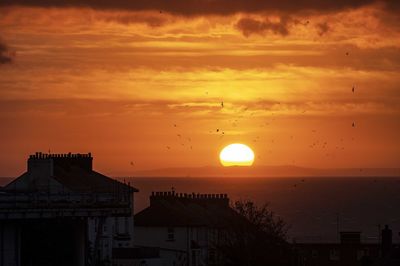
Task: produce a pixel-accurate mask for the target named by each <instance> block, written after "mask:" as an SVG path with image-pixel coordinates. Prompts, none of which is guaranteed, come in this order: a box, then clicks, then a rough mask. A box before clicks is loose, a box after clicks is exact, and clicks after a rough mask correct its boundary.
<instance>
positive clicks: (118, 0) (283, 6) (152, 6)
mask: <svg viewBox="0 0 400 266" xmlns="http://www.w3.org/2000/svg"><path fill="white" fill-rule="evenodd" d="M397 1H398V0H325V1H316V0H301V1H292V0H280V1H274V0H264V1H263V0H168V1H166V0H145V1H140V0H134V1H129V0H113V1H110V0H2V1H1V2H0V5H2V6H10V5H23V6H39V7H89V8H95V9H120V10H136V11H141V10H157V11H160V14H162V12H170V13H175V14H180V15H185V16H190V15H206V14H217V15H227V14H233V13H238V12H248V13H258V12H265V11H269V12H270V11H285V12H297V11H305V10H314V11H322V12H324V11H333V10H341V9H345V8H357V7H361V6H365V5H368V4H371V3H375V2H385V3H386V4H387V5H388V6H395V7H398V6H399V4H397Z"/></svg>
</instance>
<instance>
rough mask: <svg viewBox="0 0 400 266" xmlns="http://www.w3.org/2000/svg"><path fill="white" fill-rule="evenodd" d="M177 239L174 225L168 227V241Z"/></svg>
mask: <svg viewBox="0 0 400 266" xmlns="http://www.w3.org/2000/svg"><path fill="white" fill-rule="evenodd" d="M174 240H175V230H174V228H173V227H168V229H167V241H174Z"/></svg>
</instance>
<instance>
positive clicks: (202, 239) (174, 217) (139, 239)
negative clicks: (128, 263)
mask: <svg viewBox="0 0 400 266" xmlns="http://www.w3.org/2000/svg"><path fill="white" fill-rule="evenodd" d="M237 218H238V214H237V213H236V212H235V211H234V210H233V209H231V208H230V206H229V198H228V197H227V195H226V194H194V193H193V194H186V193H184V194H182V193H179V194H178V193H175V192H174V191H170V192H155V193H154V192H153V193H152V195H151V196H150V206H149V207H148V208H146V209H144V210H143V211H141V212H139V213H138V214H136V215H135V245H136V246H142V247H157V248H159V250H160V257H161V258H162V260H163V265H176V266H178V265H192V266H198V265H216V264H217V262H218V254H217V252H216V249H215V248H214V247H215V244H216V243H217V241H219V240H220V229H223V228H226V226H227V224H228V223H230V222H232V220H233V219H237ZM241 219H242V218H241Z"/></svg>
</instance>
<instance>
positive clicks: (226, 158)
mask: <svg viewBox="0 0 400 266" xmlns="http://www.w3.org/2000/svg"><path fill="white" fill-rule="evenodd" d="M219 159H220V162H221V164H222V165H223V166H251V165H252V164H253V162H254V152H253V151H252V149H251V148H250V147H249V146H247V145H244V144H241V143H233V144H229V145H228V146H226V147H225V148H223V149H222V151H221V152H220V154H219Z"/></svg>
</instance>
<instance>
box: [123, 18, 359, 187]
mask: <svg viewBox="0 0 400 266" xmlns="http://www.w3.org/2000/svg"><path fill="white" fill-rule="evenodd" d="M160 13H162V11H160ZM308 23H309V21H307V24H308ZM345 55H346V56H349V55H350V54H349V52H346V53H345ZM351 92H352V93H353V94H354V93H356V86H355V85H353V86H352V88H351ZM205 94H206V95H208V91H206V92H205ZM277 104H280V102H279V103H277ZM220 108H221V109H223V108H225V104H224V101H221V102H220ZM248 110H249V107H245V108H239V109H238V110H237V112H236V115H235V118H234V119H232V120H230V122H231V126H232V127H237V126H238V122H239V121H240V119H242V118H246V113H247V111H248ZM306 111H307V110H304V111H302V114H304V113H306ZM254 113H255V112H252V113H249V114H248V116H247V117H250V116H252V115H254ZM271 116H272V119H271V120H269V121H265V122H264V124H262V125H260V126H261V127H263V126H268V125H270V124H271V122H272V121H274V120H275V116H274V112H271ZM351 126H352V127H353V128H355V127H356V123H355V122H354V121H353V122H352V124H351ZM173 127H174V128H178V125H177V124H173ZM316 132H317V131H316V130H315V129H313V130H311V133H316ZM209 133H211V134H213V133H217V134H218V135H219V136H220V138H222V137H224V135H225V131H224V130H222V129H221V128H219V127H218V128H215V129H214V131H213V130H210V131H209ZM176 137H177V138H178V139H179V140H180V142H179V143H180V146H182V147H187V148H188V149H190V150H192V149H193V145H192V139H191V138H190V137H185V136H183V135H182V133H176ZM293 139H294V137H293V135H290V140H293ZM259 140H260V137H259V136H256V137H255V138H253V142H258V141H259ZM351 140H352V141H353V140H354V138H352V139H351ZM274 142H275V140H274V139H272V140H271V143H274ZM343 142H344V140H343V138H341V139H340V143H341V144H343ZM165 147H166V149H167V150H171V149H172V145H167V146H165ZM308 147H309V148H311V149H315V148H321V149H327V147H328V141H327V140H316V141H314V142H313V143H311V144H309V146H308ZM335 149H337V150H340V149H341V150H344V145H343V146H336V147H335ZM268 152H269V153H271V152H272V151H271V150H269V151H268ZM325 155H326V156H329V155H330V154H329V153H326V154H325ZM258 158H261V157H260V156H258ZM292 162H293V163H295V161H294V160H293V161H292ZM130 165H131V166H135V163H134V162H133V161H131V162H130ZM305 181H306V180H305V179H301V180H300V182H299V183H296V184H294V185H293V188H297V187H298V186H299V185H300V184H302V183H304V182H305Z"/></svg>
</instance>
